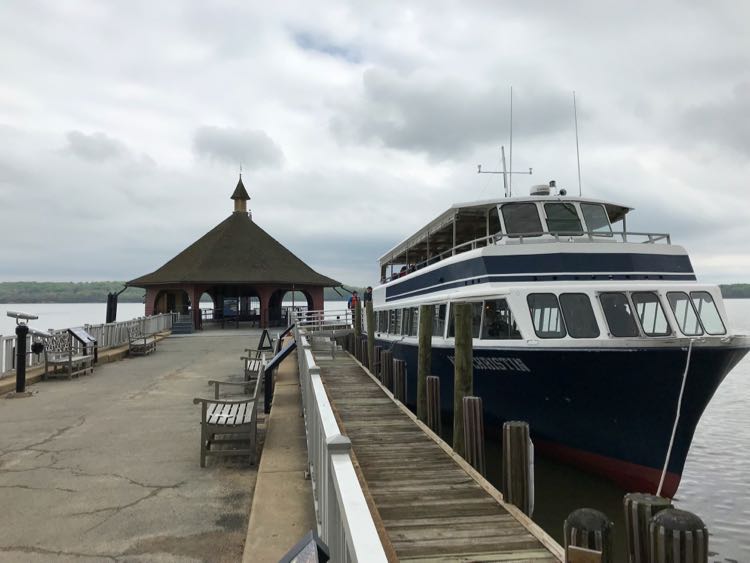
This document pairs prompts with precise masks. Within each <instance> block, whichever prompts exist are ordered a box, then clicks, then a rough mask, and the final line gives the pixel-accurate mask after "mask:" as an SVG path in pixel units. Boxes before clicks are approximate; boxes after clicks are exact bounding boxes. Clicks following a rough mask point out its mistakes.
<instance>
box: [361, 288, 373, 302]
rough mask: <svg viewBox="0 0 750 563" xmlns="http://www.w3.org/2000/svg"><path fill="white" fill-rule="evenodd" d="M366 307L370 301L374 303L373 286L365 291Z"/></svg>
mask: <svg viewBox="0 0 750 563" xmlns="http://www.w3.org/2000/svg"><path fill="white" fill-rule="evenodd" d="M363 301H364V303H365V305H367V302H368V301H372V286H371V285H368V286H367V289H365V295H364V299H363Z"/></svg>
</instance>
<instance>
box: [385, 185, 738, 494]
mask: <svg viewBox="0 0 750 563" xmlns="http://www.w3.org/2000/svg"><path fill="white" fill-rule="evenodd" d="M553 189H554V184H553V183H551V185H550V186H537V187H535V188H533V189H532V194H533V195H531V196H530V197H523V198H507V199H502V200H486V201H477V202H470V203H465V204H458V205H454V206H452V207H451V208H450V209H448V210H446V211H445V212H444V213H441V214H440V215H439V216H438V217H437V218H435V219H434V220H432V221H430V223H428V224H427V225H426V226H425V227H423V228H422V229H420V230H419V231H417V232H416V233H415V234H413V235H412V236H410V237H408V238H407V239H406V240H404V241H403V242H401V243H400V244H398V245H396V246H395V247H394V248H393V249H391V250H390V251H388V252H387V253H386V254H385V255H383V256H382V257H381V258H380V272H381V284H380V285H378V286H377V287H375V288H374V290H373V305H374V309H375V312H376V324H375V326H376V335H375V337H376V341H377V343H378V344H379V345H381V346H386V347H388V348H390V349H391V350H392V351H393V353H394V357H396V358H399V359H403V360H406V362H407V365H408V366H409V367H410V369H409V370H408V373H409V376H410V377H409V388H410V389H411V390H415V389H416V372H417V370H416V367H417V330H418V322H417V320H418V314H419V306H420V305H429V306H432V307H433V330H432V345H433V353H432V356H433V360H432V362H433V365H432V370H431V371H432V372H433V373H435V375H438V376H439V377H440V379H441V397H442V400H443V404H442V408H443V410H444V412H445V414H447V415H448V416H450V414H451V410H452V396H453V347H454V339H453V315H452V304H453V303H456V302H462V303H471V304H472V305H473V312H474V314H473V327H472V328H473V337H474V341H473V346H474V358H473V367H474V394H475V395H478V396H481V397H482V398H483V402H484V405H485V416H486V424H487V429H488V434H492V433H493V430H494V431H497V432H499V429H500V427H501V425H502V423H503V422H505V421H507V420H525V421H528V422H529V424H530V427H531V430H532V435H533V436H534V439H535V444H536V446H537V448H538V449H539V450H541V451H542V452H543V453H544V452H546V453H549V454H551V455H553V456H556V457H558V458H561V459H563V460H565V461H569V462H571V463H573V464H576V465H579V466H581V467H584V468H587V469H590V470H593V471H595V472H598V473H602V474H604V475H607V476H609V477H610V478H612V479H614V480H615V481H617V482H619V483H620V484H622V485H623V486H625V487H627V488H629V489H631V490H641V491H651V492H656V490H657V489H658V485H659V482H660V480H662V472H663V468H664V466H665V460H667V452H668V450H669V445H670V441H672V438H671V434H672V428H673V426H674V421H675V416H676V410H677V408H678V396H679V394H680V389H681V387H682V384H683V379H684V380H685V381H684V383H685V391H684V397H683V399H682V403H681V405H680V413H679V421H678V425H677V431H676V434H675V437H674V439H673V442H674V443H673V447H672V450H671V454H670V455H669V459H668V461H667V463H666V467H667V471H666V474H665V475H664V484H663V493H664V494H666V495H668V496H672V495H673V494H674V492H675V491H676V489H677V486H678V484H679V480H680V475H681V472H682V468H683V466H684V462H685V458H686V456H687V452H688V449H689V446H690V441H691V440H692V436H693V432H694V431H695V427H696V425H697V423H698V420H699V419H700V416H701V414H702V412H703V410H704V409H705V407H706V405H707V404H708V402H709V400H710V398H711V396H712V395H713V393H714V391H715V390H716V388H717V387H718V385H719V384H720V383H721V381H722V380H723V378H724V377H725V376H726V374H727V373H728V372H729V371H730V370H731V369H732V367H733V366H734V365H735V364H736V363H737V362H738V361H739V360H740V359H741V358H742V357H743V356H744V355H745V354H746V352H747V350H748V339H747V337H742V336H737V335H733V334H731V332H730V330H729V328H728V323H727V319H726V312H725V310H724V307H723V302H722V299H721V294H720V292H719V289H718V288H717V287H716V286H711V285H706V284H699V283H698V282H697V281H696V277H695V273H694V271H693V268H692V265H691V263H690V259H689V257H688V254H687V252H686V251H685V249H684V248H682V247H681V246H678V245H674V244H672V242H671V238H670V236H669V235H668V234H666V233H642V232H629V231H628V230H627V228H626V220H627V214H628V213H629V212H630V211H631V208H629V207H626V206H624V205H620V204H616V203H611V202H606V201H599V200H594V199H587V198H581V197H567V196H565V195H564V191H562V190H561V191H560V193H558V194H553V193H551V192H552V191H553ZM414 395H415V393H414V392H413V391H412V393H411V394H410V396H409V399H410V401H409V402H410V403H412V406H413V403H414V401H415V396H414Z"/></svg>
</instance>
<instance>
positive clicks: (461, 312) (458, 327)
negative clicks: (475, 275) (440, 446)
mask: <svg viewBox="0 0 750 563" xmlns="http://www.w3.org/2000/svg"><path fill="white" fill-rule="evenodd" d="M451 307H453V308H454V314H453V319H454V321H453V322H454V326H455V335H456V338H455V366H454V371H453V373H454V385H453V451H454V452H456V453H457V454H458V455H460V456H461V457H465V456H466V447H465V444H464V397H465V396H467V395H471V394H472V387H473V386H472V379H473V367H472V357H473V342H472V336H471V317H472V305H471V303H455V304H453V305H451Z"/></svg>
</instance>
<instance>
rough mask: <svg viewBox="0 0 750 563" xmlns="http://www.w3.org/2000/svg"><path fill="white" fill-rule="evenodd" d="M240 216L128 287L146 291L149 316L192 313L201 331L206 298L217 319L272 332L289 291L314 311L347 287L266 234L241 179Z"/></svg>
mask: <svg viewBox="0 0 750 563" xmlns="http://www.w3.org/2000/svg"><path fill="white" fill-rule="evenodd" d="M231 199H233V200H234V212H233V213H232V214H231V215H230V216H229V217H227V218H226V219H225V220H224V221H222V222H221V223H219V224H218V225H217V226H216V227H214V228H213V229H212V230H211V231H209V232H208V233H206V234H205V235H203V236H202V237H201V238H200V239H198V240H197V241H195V242H194V243H193V244H191V245H190V246H188V247H187V248H186V249H185V250H183V251H182V252H180V253H179V254H178V255H177V256H175V257H174V258H172V259H171V260H170V261H169V262H167V263H166V264H164V265H163V266H162V267H161V268H159V269H158V270H155V271H154V272H152V273H150V274H146V275H145V276H141V277H139V278H136V279H134V280H131V281H129V282H127V284H126V285H127V286H133V287H141V288H144V289H145V290H146V315H152V314H156V313H166V312H170V311H176V312H186V311H187V310H188V307H189V306H191V305H192V320H193V326H194V327H195V328H201V326H202V319H201V311H200V307H199V303H200V299H201V296H202V295H203V294H204V293H206V294H208V295H209V296H210V297H211V299H212V300H213V304H214V306H213V309H214V311H213V318H214V319H232V320H250V321H256V322H258V324H259V326H261V327H263V328H267V327H269V326H273V325H275V324H278V323H280V322H282V301H283V298H284V295H285V294H286V293H287V292H290V291H294V292H301V293H302V294H303V295H304V296H305V298H306V300H307V307H308V309H310V310H322V309H323V290H324V288H326V287H336V286H339V285H341V284H340V283H339V282H338V281H336V280H334V279H331V278H329V277H326V276H324V275H322V274H319V273H318V272H316V271H315V270H313V269H312V268H310V267H309V266H308V265H307V264H305V263H304V262H303V261H302V260H300V259H299V258H297V257H296V256H295V255H294V254H292V252H290V251H289V250H288V249H286V248H285V247H284V246H283V245H282V244H281V243H280V242H278V241H277V240H276V239H274V238H273V237H272V236H271V235H269V234H268V233H267V232H266V231H264V230H263V229H261V228H260V227H259V226H258V225H257V224H256V223H255V222H254V221H253V219H252V214H251V213H249V212H248V210H247V202H248V201H249V200H250V196H249V195H248V193H247V190H246V189H245V186H244V185H243V183H242V175H241V174H240V179H239V182H237V187H236V188H235V190H234V193H233V194H232V196H231Z"/></svg>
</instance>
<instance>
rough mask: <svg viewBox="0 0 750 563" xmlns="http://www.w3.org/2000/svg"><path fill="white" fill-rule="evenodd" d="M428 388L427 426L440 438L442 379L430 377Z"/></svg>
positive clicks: (428, 377)
mask: <svg viewBox="0 0 750 563" xmlns="http://www.w3.org/2000/svg"><path fill="white" fill-rule="evenodd" d="M425 386H426V387H427V426H428V427H429V428H430V430H432V431H433V432H434V433H435V434H437V435H438V436H440V431H441V430H442V428H441V426H442V425H441V423H440V378H439V377H437V376H436V375H428V376H427V380H426V385H425Z"/></svg>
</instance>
